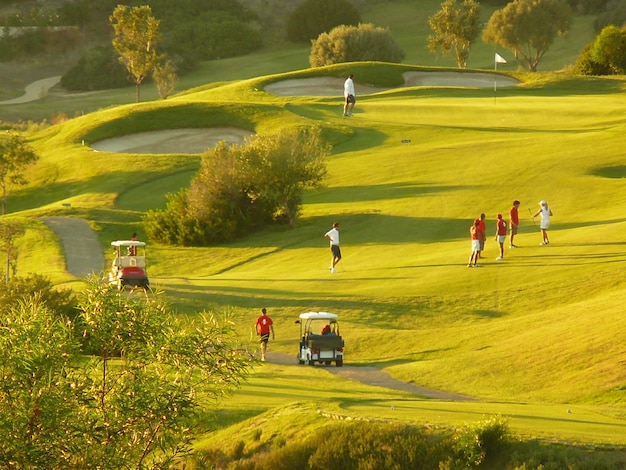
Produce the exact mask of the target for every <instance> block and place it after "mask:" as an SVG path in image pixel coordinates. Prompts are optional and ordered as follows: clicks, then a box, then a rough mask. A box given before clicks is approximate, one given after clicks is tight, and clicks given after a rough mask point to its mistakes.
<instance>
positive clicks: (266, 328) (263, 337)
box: [255, 307, 274, 361]
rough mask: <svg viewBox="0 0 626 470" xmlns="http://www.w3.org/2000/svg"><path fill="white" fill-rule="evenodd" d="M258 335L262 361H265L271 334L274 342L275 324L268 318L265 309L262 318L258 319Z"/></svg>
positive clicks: (262, 311) (262, 310)
mask: <svg viewBox="0 0 626 470" xmlns="http://www.w3.org/2000/svg"><path fill="white" fill-rule="evenodd" d="M255 326H256V334H257V335H258V336H259V337H260V340H259V341H260V342H261V360H262V361H264V360H265V353H266V352H267V342H268V341H269V339H270V332H271V333H272V340H274V322H273V321H272V319H271V318H270V317H268V316H267V309H266V308H265V307H263V308H262V309H261V316H260V317H259V318H257V319H256V325H255Z"/></svg>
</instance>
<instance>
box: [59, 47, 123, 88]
mask: <svg viewBox="0 0 626 470" xmlns="http://www.w3.org/2000/svg"><path fill="white" fill-rule="evenodd" d="M130 84H131V81H130V80H129V78H128V72H127V71H126V68H125V67H124V66H123V65H122V64H121V63H120V61H119V60H118V56H117V54H116V52H115V51H114V49H113V47H112V46H105V47H96V48H94V49H91V50H90V51H88V52H87V53H86V54H85V55H84V56H83V57H82V58H81V59H80V60H79V61H78V63H77V64H76V65H74V66H73V67H72V68H70V69H69V70H68V71H67V72H66V73H65V74H64V75H63V76H62V77H61V86H62V87H63V88H65V89H67V90H74V91H91V90H106V89H110V88H120V87H125V86H128V85H130Z"/></svg>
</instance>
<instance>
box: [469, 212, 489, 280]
mask: <svg viewBox="0 0 626 470" xmlns="http://www.w3.org/2000/svg"><path fill="white" fill-rule="evenodd" d="M470 237H471V239H472V254H471V255H470V259H469V262H468V263H467V267H468V268H472V267H474V268H477V267H479V266H480V265H479V264H477V263H478V258H479V256H480V242H481V240H484V239H485V236H484V233H483V231H482V230H481V229H480V219H476V220H474V223H473V224H472V226H471V227H470Z"/></svg>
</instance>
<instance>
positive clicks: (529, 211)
mask: <svg viewBox="0 0 626 470" xmlns="http://www.w3.org/2000/svg"><path fill="white" fill-rule="evenodd" d="M528 214H529V215H530V216H531V217H532V218H533V225H534V226H535V227H536V226H537V223H536V222H535V216H534V215H533V213H532V211H531V210H530V207H529V208H528Z"/></svg>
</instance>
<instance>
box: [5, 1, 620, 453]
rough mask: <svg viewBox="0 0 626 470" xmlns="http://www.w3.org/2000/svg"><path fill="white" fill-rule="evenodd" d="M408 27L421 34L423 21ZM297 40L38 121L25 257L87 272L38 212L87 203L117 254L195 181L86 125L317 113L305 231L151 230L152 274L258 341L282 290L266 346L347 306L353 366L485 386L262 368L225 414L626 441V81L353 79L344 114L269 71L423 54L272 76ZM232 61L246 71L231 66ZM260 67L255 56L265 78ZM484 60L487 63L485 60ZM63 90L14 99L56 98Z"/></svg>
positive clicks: (372, 67)
mask: <svg viewBox="0 0 626 470" xmlns="http://www.w3.org/2000/svg"><path fill="white" fill-rule="evenodd" d="M396 3H398V2H394V3H393V5H392V4H390V5H388V6H389V10H388V11H389V15H392V14H394V15H401V13H402V10H397V9H396V6H397V5H396ZM385 5H387V3H386V4H385ZM407 5H408V4H407ZM405 6H406V5H405ZM385 11H387V10H385ZM394 12H395V13H394ZM379 13H380V12H378V10H372V11H371V12H370V13H369V14H372V15H378V14H379ZM380 14H381V15H382V13H380ZM422 14H423V13H422ZM402 16H403V17H405V18H408V17H410V15H408V14H405V15H402ZM390 18H391V16H390ZM579 23H580V22H579ZM579 23H577V24H579ZM404 28H406V29H405V32H404V34H405V35H406V36H405V37H407V38H408V37H409V33H408V32H409V31H410V29H409V27H408V20H407V23H406V24H405V26H404ZM398 29H401V28H400V27H399V28H398ZM574 39H576V40H580V41H582V42H584V41H583V40H582V39H581V38H580V37H579V36H577V37H576V38H574ZM407 40H408V39H407ZM564 47H565V46H564ZM568 47H569V46H568ZM300 53H302V54H305V51H304V49H303V50H301V51H298V50H297V49H291V50H286V51H285V53H284V57H282V58H281V54H280V53H279V52H272V53H266V54H270V55H266V54H262V55H258V56H254V57H249V58H245V59H244V60H242V61H240V62H239V64H240V67H237V61H236V60H229V61H219V62H218V63H214V64H211V67H213V66H215V69H212V73H215V75H207V76H209V77H211V79H207V78H204V80H205V82H206V81H215V82H220V83H215V84H213V85H209V86H200V85H201V83H205V82H203V81H202V80H201V77H200V76H198V77H197V78H198V81H197V82H196V83H193V81H192V80H190V81H188V82H185V84H186V86H189V87H190V88H192V89H191V90H189V91H187V92H184V93H181V94H179V95H178V96H175V97H173V98H171V99H168V100H167V101H154V102H152V101H151V102H145V103H141V104H138V105H134V104H126V105H123V106H111V107H106V106H108V104H111V105H113V104H116V103H121V102H123V101H124V100H122V99H120V98H121V96H122V92H112V93H103V94H101V95H93V96H90V97H86V98H83V100H84V103H82V104H81V106H85V107H86V108H85V109H88V108H91V109H97V108H98V107H106V109H102V110H101V111H98V112H94V113H90V114H87V115H85V116H81V117H77V118H75V119H71V120H69V121H68V122H65V123H63V124H59V125H56V126H53V127H50V128H48V129H45V130H42V131H40V132H38V133H36V134H34V135H32V136H30V140H31V143H32V145H33V146H35V148H36V149H37V150H38V152H39V153H40V154H41V157H42V158H41V161H40V163H39V164H38V165H37V166H36V167H34V168H32V170H31V171H29V174H28V178H29V180H30V182H31V184H30V185H29V186H27V187H24V188H16V189H15V190H14V191H13V193H12V195H11V197H10V199H9V205H8V209H9V211H10V214H9V216H8V217H20V218H22V220H27V221H28V223H27V229H28V230H27V233H26V236H25V237H24V238H23V239H22V240H21V243H20V245H21V246H20V249H21V251H20V258H19V261H18V263H19V264H18V267H19V272H20V273H22V274H25V273H27V272H40V273H43V274H46V275H49V276H50V277H51V278H52V279H53V280H54V282H56V283H58V284H61V285H69V286H72V287H75V288H76V289H79V288H80V283H79V282H77V281H76V280H73V279H72V278H71V276H69V275H68V274H67V273H65V272H64V268H63V263H62V250H61V249H60V245H59V243H58V240H56V238H55V237H54V235H53V234H52V233H51V232H50V231H49V230H47V229H46V228H45V227H44V226H43V224H41V223H40V222H39V221H38V219H37V217H41V216H44V215H68V216H75V217H83V218H85V219H87V220H88V221H89V222H90V224H91V225H92V227H93V228H94V229H95V230H96V231H97V232H98V235H99V237H100V240H101V242H102V246H103V252H105V253H107V254H108V248H107V247H108V245H109V243H110V241H111V240H112V239H117V238H123V237H126V236H128V234H129V233H130V232H132V231H133V230H136V231H138V232H139V233H140V236H142V235H143V234H142V229H141V224H140V219H141V216H142V214H143V213H145V212H146V211H147V210H149V209H153V208H161V207H163V205H164V201H165V194H166V193H168V192H172V191H176V190H178V189H179V188H181V187H184V186H185V185H187V184H188V182H189V180H190V179H191V177H192V175H193V171H194V170H195V169H196V168H197V167H198V165H199V161H200V157H199V156H197V155H191V156H190V155H166V156H163V155H125V154H114V153H109V152H94V151H92V150H91V149H90V148H89V147H88V145H83V141H84V142H85V143H86V144H89V143H90V142H93V141H95V140H98V139H101V138H105V137H111V136H114V135H120V134H128V133H133V132H139V131H145V130H152V129H159V128H171V127H180V126H207V125H236V126H241V127H245V128H248V129H254V130H256V131H257V132H260V133H271V132H275V131H276V130H277V129H279V128H281V127H284V126H289V125H296V124H299V125H320V126H322V128H323V131H324V135H325V136H326V137H327V138H328V139H329V140H330V141H331V142H332V143H333V152H332V155H331V156H330V158H329V159H328V169H329V176H328V179H327V181H326V186H325V187H324V188H322V189H320V190H316V191H309V192H307V193H306V194H305V198H304V205H303V211H302V217H301V219H300V220H299V223H298V225H297V227H296V228H295V229H293V230H288V229H285V228H271V229H268V230H266V231H263V232H260V233H256V234H252V235H250V236H248V237H246V238H245V239H242V240H239V241H237V242H235V243H232V244H229V245H225V246H217V247H210V248H184V249H181V248H173V247H165V246H158V245H155V244H150V246H149V263H150V264H149V273H150V277H151V281H152V283H153V284H154V285H157V286H159V287H160V288H162V289H164V290H165V297H166V298H167V299H169V300H170V301H171V302H172V303H173V305H174V307H175V308H176V309H177V310H179V311H181V312H195V311H199V310H202V309H217V310H226V309H229V310H232V311H233V312H234V315H235V316H234V318H235V320H236V323H237V327H238V329H239V330H240V331H241V334H242V338H243V339H244V340H248V339H250V340H252V339H253V337H252V335H251V331H252V325H253V322H254V320H255V318H256V316H257V312H258V310H259V308H260V307H262V306H267V307H268V308H269V311H270V315H271V316H272V317H273V318H274V320H275V326H276V332H277V340H276V341H275V342H272V343H271V345H270V348H271V349H272V350H274V351H280V352H284V353H289V354H293V355H294V356H295V352H296V351H295V349H296V347H297V341H298V334H299V333H298V328H297V325H295V324H294V320H295V319H296V317H297V315H298V314H299V313H300V312H302V311H307V310H326V311H332V312H336V313H339V314H340V321H341V325H342V333H343V335H344V336H345V339H346V364H357V365H369V366H375V367H378V368H381V369H384V370H386V371H387V372H389V373H391V374H392V375H393V376H395V377H397V378H399V379H402V380H405V381H407V382H413V383H416V384H419V385H422V386H426V387H431V388H435V389H439V390H445V391H449V392H456V393H461V394H465V395H469V396H473V397H475V398H477V399H478V401H477V402H471V403H442V402H437V401H432V400H422V399H420V398H419V397H414V396H409V395H407V394H405V393H400V392H394V391H388V390H383V389H379V388H376V387H367V386H364V385H359V384H355V383H352V382H347V381H345V380H342V379H339V378H337V377H335V376H333V375H330V374H329V373H328V372H327V371H324V370H319V369H316V368H308V367H303V366H297V365H293V366H277V365H269V364H266V365H264V366H262V367H259V368H257V369H255V372H254V374H253V375H252V376H251V377H250V380H249V382H248V383H247V384H245V385H244V386H243V387H242V389H241V391H240V392H239V393H237V394H235V396H234V397H233V398H232V400H229V401H228V402H227V403H225V404H224V406H225V410H224V411H223V413H222V415H220V416H222V418H221V419H223V422H222V423H221V424H222V425H223V426H224V427H226V426H227V425H233V424H234V423H237V422H239V421H241V420H244V419H247V418H249V419H251V420H253V421H254V420H255V419H256V420H262V419H265V417H267V416H268V415H276V414H278V415H279V416H280V418H277V419H275V420H271V422H270V423H267V426H269V429H271V428H272V427H273V426H275V429H282V428H285V427H286V426H290V425H293V418H289V417H287V416H286V415H289V414H290V413H293V410H295V409H299V410H307V424H306V425H305V426H303V431H302V432H306V431H307V430H308V431H310V430H311V429H313V428H314V427H315V426H317V425H318V424H319V421H318V419H317V418H315V416H314V415H315V414H316V411H315V410H317V409H321V410H324V411H326V412H328V413H337V414H345V415H348V416H358V417H362V416H366V417H369V418H384V419H402V420H406V421H410V422H415V423H435V424H437V425H442V426H456V425H459V424H462V423H463V422H468V421H469V422H471V421H475V420H478V419H480V418H481V417H482V416H483V415H486V414H496V413H500V414H503V415H506V416H510V417H511V425H512V428H513V429H514V430H515V431H516V432H517V433H519V434H521V435H524V436H534V437H540V438H545V439H549V440H563V441H567V442H575V443H593V444H606V445H621V446H624V445H626V439H625V438H624V436H626V433H625V432H624V426H625V425H626V421H625V420H626V408H625V404H626V394H625V387H626V373H625V368H624V361H625V360H626V356H624V348H623V343H624V338H625V337H626V319H625V318H624V315H623V305H624V303H625V302H626V290H625V289H624V287H625V284H626V282H625V281H624V278H623V272H624V268H625V267H626V256H625V255H624V246H625V245H626V217H625V216H624V215H623V214H624V213H626V186H625V185H624V163H623V150H622V149H623V148H624V145H625V144H626V142H625V140H626V137H625V135H626V134H625V132H624V128H625V125H626V114H624V88H625V82H624V79H623V77H614V78H607V79H599V78H580V77H572V76H568V75H566V74H565V73H562V72H553V73H545V74H532V75H531V74H525V73H517V76H519V77H521V78H523V79H525V83H524V84H523V85H520V86H518V87H515V88H502V89H498V90H497V93H494V90H493V89H459V88H437V87H425V88H420V87H415V88H409V89H397V90H390V91H387V92H384V93H380V94H377V95H372V96H359V100H358V103H357V107H356V110H355V116H354V117H353V118H352V119H343V118H342V117H341V116H340V102H339V100H338V98H337V97H303V98H293V97H276V96H271V95H268V94H266V93H264V92H263V91H262V87H263V85H264V84H267V83H270V82H272V81H277V80H280V79H283V78H297V77H298V76H302V77H307V76H311V75H315V74H319V75H332V76H342V75H345V73H347V72H348V71H354V70H357V71H358V75H359V76H361V77H366V78H367V81H368V82H371V83H377V84H387V85H389V84H391V83H395V82H396V81H397V80H398V76H399V75H400V73H401V72H402V71H403V70H405V69H407V68H410V67H409V66H399V65H389V64H374V63H368V64H358V65H356V64H347V65H340V66H335V67H329V68H323V69H320V70H315V71H312V70H308V69H305V70H302V71H301V72H291V73H284V74H282V73H279V72H288V71H289V70H294V69H292V67H298V66H297V64H298V63H299V62H298V60H299V59H298V60H296V57H298V54H300ZM489 54H492V52H490V53H489ZM270 56H271V57H273V59H272V60H273V61H274V63H268V64H266V65H267V69H265V68H264V67H265V65H263V64H264V62H263V58H267V57H270ZM491 57H492V56H491ZM547 57H548V56H546V59H547ZM283 59H284V62H283ZM489 60H491V59H489ZM417 61H418V60H417V59H416V62H417ZM281 63H282V64H285V65H284V68H281V67H280V66H279V65H278V64H281ZM221 65H224V67H225V69H224V70H226V67H228V68H229V69H230V72H229V73H230V74H231V75H229V74H228V73H225V74H224V75H225V76H224V77H221V79H216V78H217V76H218V75H219V73H218V70H220V66H221ZM428 65H431V66H432V65H433V64H428ZM472 66H473V67H476V68H479V66H480V63H475V64H474V65H472ZM254 67H257V69H256V70H260V71H262V73H258V74H253V71H254V70H255V69H254ZM299 67H302V68H305V67H306V63H305V64H304V65H301V66H299ZM484 67H485V68H487V69H489V68H490V64H489V61H488V60H487V59H485V62H484ZM208 68H209V67H208ZM265 73H266V74H267V75H264V74H265ZM274 74H275V75H274ZM231 80H237V81H231ZM143 96H144V97H146V98H148V97H149V96H150V94H149V92H148V91H146V93H144V94H143ZM51 100H52V98H51ZM105 102H108V104H107V105H106V106H105V105H104V103H105ZM127 102H128V101H127ZM74 103H75V104H71V105H70V107H71V106H78V101H75V102H74ZM46 105H50V107H48V108H46ZM55 105H56V104H54V103H38V104H33V105H24V108H20V109H26V111H25V113H26V114H28V113H30V112H31V111H32V110H33V108H32V107H39V108H40V110H44V109H47V111H48V112H49V111H50V110H51V109H54V106H55ZM15 112H21V111H19V110H16V111H15ZM407 140H410V142H408V143H406V142H405V141H407ZM513 199H519V200H521V201H522V206H521V209H520V214H521V216H522V226H521V230H520V234H519V235H518V238H517V242H518V244H519V245H520V246H521V248H519V249H518V250H514V251H513V250H511V251H509V250H507V252H506V258H507V260H506V261H505V262H504V263H496V262H495V257H496V255H497V252H496V246H495V242H493V235H492V234H493V232H494V231H495V229H494V223H493V221H494V220H495V215H496V213H498V212H501V213H506V212H507V211H508V209H509V208H510V206H511V202H512V201H513ZM540 199H547V200H548V201H549V202H550V204H551V207H552V210H553V211H554V223H553V229H552V230H551V231H550V236H551V240H552V243H551V245H550V246H548V247H540V246H538V244H539V242H540V236H539V233H538V230H537V228H536V226H534V224H533V220H532V219H531V217H530V216H529V215H528V209H531V210H532V211H533V212H534V211H536V209H537V202H538V201H539V200H540ZM67 204H70V206H68V205H67ZM480 212H485V213H486V214H487V219H488V221H489V226H488V235H490V236H489V238H488V241H487V247H486V253H485V256H486V258H485V260H484V267H483V268H482V269H476V270H473V269H472V270H470V269H467V267H466V266H465V264H466V260H467V257H468V255H469V237H468V228H469V225H470V223H471V220H472V219H473V218H475V217H476V216H477V215H478V214H479V213H480ZM336 220H338V221H340V222H341V225H342V245H343V249H342V250H343V253H344V260H343V261H342V262H341V264H340V265H339V268H340V273H339V274H338V275H335V276H331V275H330V274H329V273H328V262H329V257H330V254H329V252H328V247H327V245H326V241H325V240H324V238H323V233H325V231H326V230H327V229H328V228H329V227H330V225H331V223H332V222H334V221H336ZM294 362H295V361H294ZM259 396H263V400H260V399H259ZM294 403H296V404H297V405H294ZM392 406H393V407H395V411H394V410H392V408H391V407H392ZM568 409H569V410H571V411H572V413H568V412H567V410H568ZM265 413H267V414H265ZM255 417H256V418H255ZM250 422H251V421H247V423H250ZM242 426H244V427H245V426H246V425H245V424H244V425H242ZM234 429H235V428H229V429H226V430H223V431H222V432H224V433H229V432H235V431H234ZM268 432H269V431H268Z"/></svg>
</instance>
